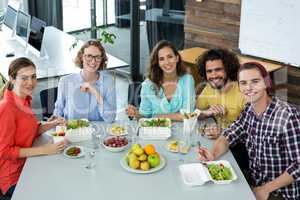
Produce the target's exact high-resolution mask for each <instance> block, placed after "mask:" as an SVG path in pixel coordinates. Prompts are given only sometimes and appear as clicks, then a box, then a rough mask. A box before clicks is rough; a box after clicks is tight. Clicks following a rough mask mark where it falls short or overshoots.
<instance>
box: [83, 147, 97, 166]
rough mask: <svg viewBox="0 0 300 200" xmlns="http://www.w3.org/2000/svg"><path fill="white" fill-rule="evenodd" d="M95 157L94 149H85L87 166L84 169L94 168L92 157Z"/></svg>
mask: <svg viewBox="0 0 300 200" xmlns="http://www.w3.org/2000/svg"><path fill="white" fill-rule="evenodd" d="M95 155H96V151H95V150H94V149H86V155H85V156H86V160H87V164H86V166H85V168H86V169H93V168H95V166H96V163H95V162H94V157H95Z"/></svg>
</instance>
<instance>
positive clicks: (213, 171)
mask: <svg viewBox="0 0 300 200" xmlns="http://www.w3.org/2000/svg"><path fill="white" fill-rule="evenodd" d="M208 171H209V173H210V175H211V177H212V178H213V179H214V180H216V181H225V180H231V179H232V174H231V171H230V169H229V168H228V167H225V166H224V165H223V164H222V163H220V164H209V165H208Z"/></svg>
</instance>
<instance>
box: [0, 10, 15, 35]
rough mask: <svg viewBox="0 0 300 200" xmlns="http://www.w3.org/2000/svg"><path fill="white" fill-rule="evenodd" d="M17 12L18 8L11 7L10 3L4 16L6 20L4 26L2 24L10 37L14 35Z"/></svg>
mask: <svg viewBox="0 0 300 200" xmlns="http://www.w3.org/2000/svg"><path fill="white" fill-rule="evenodd" d="M17 14H18V11H17V10H16V9H14V8H13V7H11V6H10V5H8V6H7V8H6V12H5V16H4V22H3V25H4V26H2V30H3V32H4V33H5V34H7V36H9V37H13V35H14V30H15V27H16V20H17Z"/></svg>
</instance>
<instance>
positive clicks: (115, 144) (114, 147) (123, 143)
mask: <svg viewBox="0 0 300 200" xmlns="http://www.w3.org/2000/svg"><path fill="white" fill-rule="evenodd" d="M102 145H103V146H104V148H105V149H107V150H108V151H111V152H120V151H123V150H125V149H126V148H127V146H128V139H127V137H125V136H108V137H106V138H105V139H104V140H103V143H102Z"/></svg>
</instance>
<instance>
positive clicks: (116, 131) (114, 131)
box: [110, 124, 125, 135]
mask: <svg viewBox="0 0 300 200" xmlns="http://www.w3.org/2000/svg"><path fill="white" fill-rule="evenodd" d="M110 131H111V133H112V134H113V135H122V134H123V133H124V132H125V128H124V127H123V126H119V125H117V124H114V125H112V126H111V128H110Z"/></svg>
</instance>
